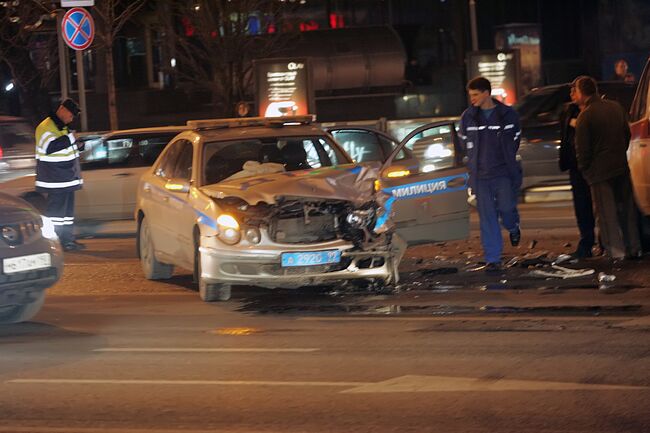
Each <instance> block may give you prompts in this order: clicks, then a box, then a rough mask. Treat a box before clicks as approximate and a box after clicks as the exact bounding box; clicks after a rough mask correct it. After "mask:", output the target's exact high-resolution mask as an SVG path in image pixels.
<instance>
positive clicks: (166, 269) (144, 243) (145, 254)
mask: <svg viewBox="0 0 650 433" xmlns="http://www.w3.org/2000/svg"><path fill="white" fill-rule="evenodd" d="M138 234H139V242H138V246H139V248H140V251H139V252H140V263H141V264H142V270H143V271H144V276H145V278H146V279H148V280H168V279H169V278H171V277H172V273H173V272H174V266H173V265H168V264H166V263H161V262H159V261H158V260H156V255H155V253H154V248H153V241H152V239H151V230H150V229H149V222H148V221H147V219H146V218H142V221H141V222H140V227H139V229H138Z"/></svg>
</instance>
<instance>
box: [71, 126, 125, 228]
mask: <svg viewBox="0 0 650 433" xmlns="http://www.w3.org/2000/svg"><path fill="white" fill-rule="evenodd" d="M87 144H88V146H89V148H88V149H86V148H84V151H83V152H82V154H81V176H82V178H83V180H84V184H83V188H82V189H81V190H79V191H78V192H77V193H76V195H75V208H76V217H77V219H78V220H85V221H88V220H94V221H107V220H120V219H130V218H132V217H133V215H132V214H128V215H127V214H126V213H125V212H124V207H123V202H124V200H125V198H126V197H128V195H129V194H131V195H133V196H135V189H133V190H132V191H129V189H128V188H127V186H126V185H125V180H126V178H128V177H129V176H134V175H135V174H136V173H135V172H133V170H132V169H131V168H130V167H129V161H130V158H131V157H132V155H133V139H132V138H130V137H111V136H107V137H104V138H101V139H91V140H88V141H87Z"/></svg>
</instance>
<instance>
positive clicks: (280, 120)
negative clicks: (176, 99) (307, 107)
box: [187, 114, 316, 129]
mask: <svg viewBox="0 0 650 433" xmlns="http://www.w3.org/2000/svg"><path fill="white" fill-rule="evenodd" d="M314 120H316V119H315V116H314V115H313V114H307V115H305V116H283V117H238V118H232V119H201V120H188V121H187V126H189V127H190V128H192V129H209V128H215V129H218V128H243V127H247V126H270V127H275V126H278V127H279V126H285V125H310V124H311V123H312V122H314Z"/></svg>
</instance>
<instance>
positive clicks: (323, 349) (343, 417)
mask: <svg viewBox="0 0 650 433" xmlns="http://www.w3.org/2000/svg"><path fill="white" fill-rule="evenodd" d="M522 220H523V223H522V226H523V228H524V240H523V241H522V245H520V247H508V248H507V249H506V256H507V258H508V259H511V260H512V259H513V258H515V257H519V258H522V257H526V256H528V257H529V258H530V257H532V256H537V257H538V258H540V257H541V258H542V259H541V260H542V261H541V263H537V264H533V265H532V266H530V267H528V266H526V267H524V266H521V265H519V264H517V265H514V266H512V267H511V268H508V269H507V271H506V272H505V273H504V275H500V276H493V277H486V276H485V275H484V274H483V273H482V272H481V271H475V270H474V268H476V267H477V266H479V265H480V245H479V244H478V240H477V238H476V236H477V234H476V230H473V231H472V237H471V238H470V239H469V240H466V241H459V242H448V243H444V244H437V245H428V246H421V247H417V248H412V249H409V251H408V252H407V256H406V258H405V261H404V265H403V267H402V270H401V271H402V272H401V273H402V277H403V280H402V282H401V285H400V287H399V289H398V290H397V291H392V292H381V291H373V289H368V288H363V287H360V288H354V289H348V290H340V289H337V288H305V289H301V290H297V291H270V290H264V289H258V288H254V287H239V288H237V290H235V291H233V299H232V300H231V301H230V302H226V303H214V304H206V303H203V302H202V301H200V299H199V296H198V293H197V292H196V291H195V286H194V284H193V283H192V280H191V276H190V275H189V273H188V272H186V271H182V270H179V271H177V272H176V273H175V275H174V276H173V278H172V279H170V280H168V281H155V282H154V281H147V280H145V279H144V278H143V276H142V272H141V269H140V266H139V262H138V260H137V257H136V254H135V250H134V245H135V242H134V239H133V238H132V237H128V236H126V237H119V236H118V237H108V238H106V237H101V238H95V239H85V240H83V242H84V243H86V244H87V246H88V249H87V250H86V251H83V252H79V253H74V254H67V256H66V268H65V273H64V277H63V279H62V281H61V282H60V283H59V284H57V285H56V286H55V287H53V288H52V289H51V290H50V291H49V295H48V298H47V300H46V304H45V306H44V308H43V310H42V311H41V312H40V313H39V314H38V315H37V316H36V318H35V319H34V320H33V321H32V322H29V323H24V324H19V325H12V326H4V327H0V433H4V432H29V433H54V432H56V433H63V432H65V433H69V432H70V433H74V432H84V433H94V432H105V431H108V432H139V433H142V432H207V431H213V432H350V431H354V432H398V431H399V432H451V433H455V432H459V433H460V432H472V433H475V432H481V433H482V432H494V431H499V432H594V431H598V432H647V431H650V411H648V401H650V400H649V398H650V364H649V363H648V359H649V356H650V349H649V348H650V344H649V343H650V337H649V336H650V334H649V332H648V331H650V320H648V319H649V316H648V299H649V296H648V295H649V289H648V288H647V287H646V286H645V281H648V279H647V278H646V273H647V269H646V268H648V266H647V260H648V259H644V260H642V261H640V262H634V263H631V264H614V265H612V264H609V263H605V262H604V261H603V260H602V259H601V258H595V259H592V260H589V261H585V262H580V263H569V264H566V266H568V267H571V268H574V269H585V268H593V269H594V273H593V274H590V275H587V276H584V277H580V278H577V279H573V278H567V279H560V278H539V277H535V276H531V275H530V273H531V272H532V271H535V270H540V269H542V270H544V269H547V268H548V267H549V266H550V265H549V263H547V262H546V261H544V260H546V259H549V260H550V259H553V258H556V257H557V256H558V255H560V254H562V253H563V252H566V251H567V250H569V249H570V248H572V244H573V243H574V242H575V240H576V235H575V233H574V229H573V226H572V224H573V221H572V215H571V208H570V207H568V206H548V205H544V206H541V207H540V205H534V206H528V205H525V206H523V207H522ZM549 221H553V223H552V226H553V229H552V230H550V229H549V228H548V226H547V224H551V223H549ZM533 241H535V242H534V246H533ZM538 265H539V266H538ZM599 272H609V273H614V272H616V273H617V274H618V276H619V278H618V279H617V280H615V283H614V284H612V285H611V286H610V287H607V288H602V287H600V285H599V283H598V280H597V274H598V273H599ZM565 280H567V281H565Z"/></svg>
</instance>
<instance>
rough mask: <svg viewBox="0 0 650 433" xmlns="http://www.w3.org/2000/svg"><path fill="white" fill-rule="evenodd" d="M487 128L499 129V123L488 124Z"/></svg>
mask: <svg viewBox="0 0 650 433" xmlns="http://www.w3.org/2000/svg"><path fill="white" fill-rule="evenodd" d="M488 129H501V127H500V126H499V125H492V126H488Z"/></svg>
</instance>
